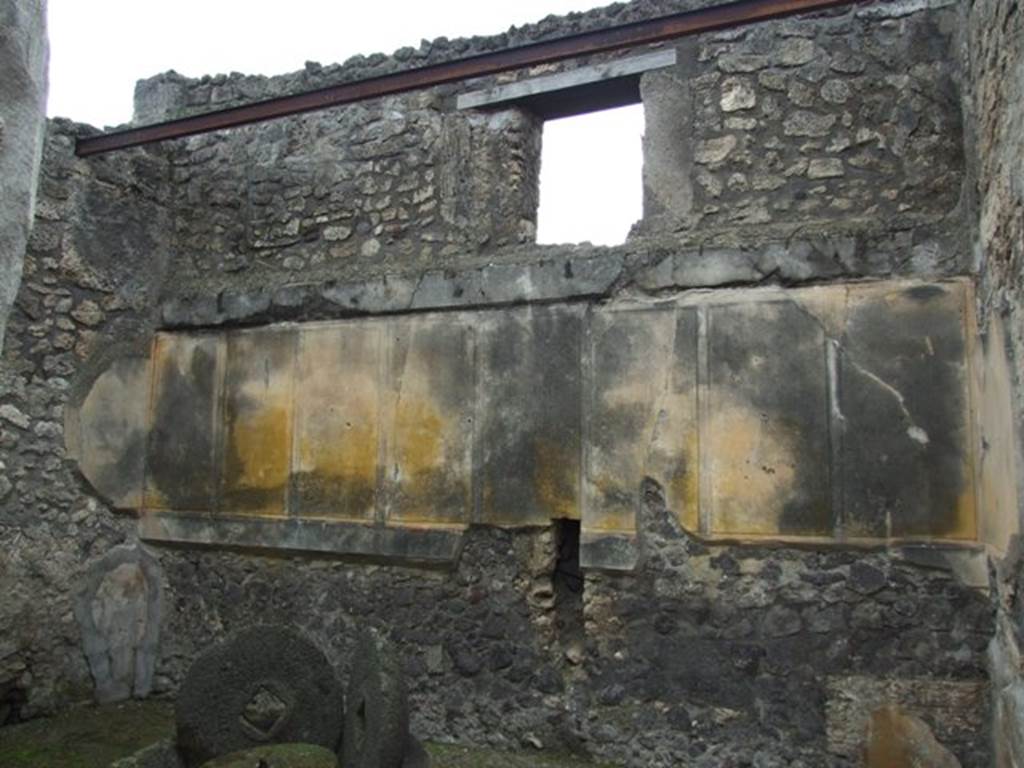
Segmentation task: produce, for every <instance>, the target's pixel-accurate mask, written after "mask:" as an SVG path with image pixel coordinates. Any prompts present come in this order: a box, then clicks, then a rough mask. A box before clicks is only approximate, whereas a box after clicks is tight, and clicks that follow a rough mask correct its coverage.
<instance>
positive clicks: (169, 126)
mask: <svg viewBox="0 0 1024 768" xmlns="http://www.w3.org/2000/svg"><path fill="white" fill-rule="evenodd" d="M870 1H871V0H737V2H732V3H726V4H723V5H715V6H710V7H708V8H701V9H698V10H694V11H687V12H684V13H677V14H673V15H670V16H663V17H661V18H656V19H648V20H646V21H638V22H633V23H631V24H623V25H621V26H616V27H608V28H605V29H597V30H594V31H592V32H584V33H581V34H578V35H571V36H568V37H561V38H557V39H554V40H547V41H544V42H539V43H531V44H529V45H524V46H519V47H516V48H506V49H504V50H499V51H494V52H491V53H484V54H480V55H478V56H471V57H468V58H465V59H458V60H455V61H448V62H442V63H439V64H431V65H429V66H425V67H420V68H417V69H409V70H403V71H400V72H394V73H392V74H388V75H381V76H379V77H372V78H367V79H365V80H357V81H354V82H350V83H339V84H338V85H332V86H329V87H327V88H321V89H318V90H314V91H307V92H305V93H297V94H293V95H290V96H281V97H278V98H273V99H267V100H265V101H259V102H256V103H253V104H246V105H244V106H241V107H233V108H231V109H224V110H219V111H216V112H208V113H205V114H201V115H195V116H193V117H186V118H182V119H179V120H171V121H168V122H165V123H157V124H155V125H147V126H142V127H139V128H129V129H125V130H119V131H111V132H110V133H104V134H99V135H97V136H88V137H83V138H80V139H79V140H78V143H77V145H76V149H75V151H76V153H77V154H78V155H79V156H80V157H87V156H89V155H95V154H100V153H102V152H111V151H114V150H117V149H126V148H128V147H135V146H139V145H141V144H150V143H153V142H157V141H164V140H167V139H176V138H181V137H183V136H191V135H194V134H198V133H209V132H211V131H218V130H222V129H225V128H234V127H236V126H240V125H247V124H249V123H258V122H263V121H266V120H273V119H275V118H279V117H287V116H289V115H297V114H301V113H303V112H312V111H315V110H320V109H327V108H329V107H335V106H339V105H342V104H351V103H353V102H357V101H364V100H366V99H373V98H379V97H381V96H389V95H392V94H397V93H404V92H407V91H414V90H419V89H421V88H430V87H432V86H437V85H442V84H444V83H451V82H457V81H460V80H468V79H470V78H474V77H483V76H486V75H493V74H497V73H499V72H507V71H509V70H514V69H522V68H524V67H531V66H535V65H538V64H548V63H551V62H556V61H562V60H565V59H571V58H576V57H579V56H586V55H590V54H596V53H603V52H606V51H614V50H619V49H622V48H632V47H636V46H642V45H650V44H652V43H659V42H663V41H665V40H671V39H674V38H678V37H684V36H686V35H694V34H698V33H701V32H710V31H714V30H719V29H727V28H730V27H738V26H742V25H745V24H753V23H755V22H759V21H768V20H770V19H777V18H782V17H785V16H793V15H795V14H799V13H810V12H814V11H823V10H828V9H830V8H836V7H839V6H844V5H852V4H854V3H862V2H870Z"/></svg>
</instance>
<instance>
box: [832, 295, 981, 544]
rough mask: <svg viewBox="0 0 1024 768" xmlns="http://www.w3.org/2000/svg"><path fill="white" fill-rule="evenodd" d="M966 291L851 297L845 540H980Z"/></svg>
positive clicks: (845, 347) (844, 380)
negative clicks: (972, 456)
mask: <svg viewBox="0 0 1024 768" xmlns="http://www.w3.org/2000/svg"><path fill="white" fill-rule="evenodd" d="M968 309H969V305H968V303H967V289H966V287H965V285H964V284H963V283H951V284H938V285H918V286H913V287H879V288H869V289H863V290H861V291H859V292H855V293H852V294H851V297H850V306H849V319H848V323H847V326H846V332H845V336H844V338H843V340H842V345H841V354H840V359H839V363H840V367H841V374H840V379H841V387H840V391H841V398H840V399H841V411H842V423H843V452H842V461H841V467H840V469H841V472H842V477H843V489H844V493H843V508H844V512H845V516H846V517H845V530H846V533H847V534H848V535H850V536H855V537H860V536H868V537H884V538H888V537H898V538H902V537H936V538H948V539H973V538H974V536H975V526H976V520H975V502H974V478H973V469H972V466H971V462H970V460H969V457H970V442H971V439H970V431H969V430H970V423H971V422H970V419H969V416H968V413H969V410H968V409H969V403H968V397H969V392H968V382H967V369H966V355H967V353H966V348H965V325H964V323H965V316H964V313H965V312H966V311H968Z"/></svg>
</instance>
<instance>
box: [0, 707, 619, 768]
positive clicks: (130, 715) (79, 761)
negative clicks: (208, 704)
mask: <svg viewBox="0 0 1024 768" xmlns="http://www.w3.org/2000/svg"><path fill="white" fill-rule="evenodd" d="M173 733H174V705H173V704H171V703H170V702H168V701H154V700H148V701H131V702H125V703H123V704H112V705H109V706H105V707H77V708H75V709H71V710H68V711H67V712H63V713H61V714H60V715H57V716H56V717H50V718H41V719H39V720H31V721H29V722H27V723H21V724H19V725H9V726H6V727H4V728H0V766H2V768H109V766H110V764H111V763H112V762H114V761H115V760H120V759H121V758H122V757H128V756H129V755H131V754H134V753H135V752H138V751H139V750H140V749H142V748H143V747H147V746H149V745H150V744H153V743H154V742H157V741H160V740H161V739H165V738H167V737H169V736H171V735H173ZM425 746H426V748H427V752H429V753H430V758H431V764H432V768H599V766H595V765H594V764H593V763H587V762H584V761H582V760H580V759H579V758H574V757H568V756H564V755H558V754H554V753H551V752H540V751H537V750H531V751H529V752H499V751H495V750H492V749H477V748H473V747H462V746H458V745H453V744H433V743H428V744H426V745H425ZM604 768H611V767H610V766H604Z"/></svg>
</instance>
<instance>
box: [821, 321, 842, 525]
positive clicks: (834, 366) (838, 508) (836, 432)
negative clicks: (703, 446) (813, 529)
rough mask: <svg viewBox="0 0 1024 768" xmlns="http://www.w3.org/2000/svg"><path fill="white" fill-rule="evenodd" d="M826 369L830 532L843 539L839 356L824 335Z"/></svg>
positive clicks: (840, 369)
mask: <svg viewBox="0 0 1024 768" xmlns="http://www.w3.org/2000/svg"><path fill="white" fill-rule="evenodd" d="M825 371H826V376H828V398H827V400H828V420H827V422H826V423H827V424H828V450H829V461H828V481H829V493H830V496H829V498H830V501H831V504H832V535H833V536H834V537H835V538H836V540H838V541H843V540H845V539H846V509H845V501H844V499H845V498H846V494H845V472H844V470H843V432H844V430H845V426H846V425H845V418H844V417H843V406H842V395H843V393H842V378H841V376H842V355H841V350H840V348H839V342H838V341H837V340H836V339H830V338H828V337H826V338H825Z"/></svg>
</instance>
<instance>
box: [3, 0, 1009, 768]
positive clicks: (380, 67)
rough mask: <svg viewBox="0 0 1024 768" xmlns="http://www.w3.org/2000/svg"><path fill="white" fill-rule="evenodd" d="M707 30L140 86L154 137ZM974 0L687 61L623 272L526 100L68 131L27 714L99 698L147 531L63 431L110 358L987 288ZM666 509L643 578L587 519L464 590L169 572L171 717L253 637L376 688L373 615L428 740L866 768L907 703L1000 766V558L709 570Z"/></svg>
mask: <svg viewBox="0 0 1024 768" xmlns="http://www.w3.org/2000/svg"><path fill="white" fill-rule="evenodd" d="M685 5H687V4H685V3H646V2H639V3H633V4H629V5H627V6H614V7H612V9H609V10H605V11H601V12H597V13H594V14H588V15H583V16H574V17H570V18H569V19H567V20H547V21H545V22H542V23H541V24H540V25H538V26H537V27H535V28H529V29H527V30H526V31H522V32H518V33H510V34H509V35H508V36H503V37H501V38H495V39H484V40H475V41H464V42H463V41H435V43H433V44H430V45H427V46H425V47H423V48H421V49H419V51H416V50H406V51H400V52H398V53H397V54H396V55H395V56H394V57H383V56H381V57H370V58H368V59H361V60H359V61H357V62H350V63H348V64H346V65H345V66H344V67H342V68H340V69H339V68H333V67H328V68H320V67H318V66H310V67H307V70H306V72H305V73H299V74H297V75H293V76H287V77H284V78H280V79H277V78H272V79H265V78H246V77H242V76H232V77H225V78H209V79H204V80H200V81H188V80H185V79H183V78H180V77H177V76H163V77H161V78H157V79H155V80H151V81H147V82H146V83H144V84H143V85H142V86H141V88H140V100H139V105H138V112H139V116H140V117H142V118H157V117H166V116H170V115H173V114H179V113H182V112H189V111H194V110H197V109H201V108H203V107H206V106H208V105H213V106H227V105H231V104H237V103H240V100H242V99H247V98H259V97H263V96H267V95H271V94H274V93H283V92H291V91H294V90H297V89H302V88H306V87H309V86H311V85H323V84H327V83H328V82H335V81H338V80H339V79H347V78H353V77H359V76H364V75H367V74H371V73H379V72H382V71H388V70H389V69H393V68H395V67H397V66H409V65H416V64H418V63H421V62H426V61H434V60H438V57H440V58H444V57H449V56H453V55H455V56H458V55H463V54H467V53H471V52H473V51H477V50H482V49H487V48H494V47H500V46H502V45H508V44H510V43H515V42H523V41H524V40H526V39H538V38H540V37H544V36H551V35H559V34H565V33H569V32H572V31H576V30H579V29H582V28H589V27H590V26H592V25H595V24H596V25H600V24H607V23H617V22H622V21H625V20H627V19H631V18H637V17H639V16H644V15H655V14H657V13H664V12H667V11H669V10H675V9H678V8H679V7H683V6H685ZM948 5H949V4H948V3H945V2H935V3H927V2H914V3H909V2H894V3H880V4H877V5H876V6H872V7H870V8H861V9H849V10H844V11H839V12H835V13H828V14H820V15H817V16H815V17H813V18H811V19H800V20H795V19H794V20H788V21H784V22H777V23H772V24H768V25H764V26H763V27H759V28H756V29H748V30H736V31H730V32H722V33H715V34H711V35H705V36H701V37H698V38H695V39H694V40H692V41H688V42H682V43H680V44H679V45H678V46H677V64H676V65H675V66H674V67H673V68H671V69H670V70H662V71H658V72H652V73H648V74H647V75H645V76H644V79H643V82H642V93H643V96H644V99H645V109H646V112H647V119H648V131H647V141H646V145H645V153H646V162H647V164H648V173H647V175H646V179H647V181H646V184H647V189H646V190H645V194H646V197H647V205H646V210H645V218H644V220H643V222H641V223H640V224H639V226H638V227H636V228H635V230H634V236H633V237H632V238H631V239H630V240H629V242H627V243H626V244H624V245H623V246H621V247H618V248H613V249H598V248H592V247H590V246H585V245H583V246H576V245H564V246H549V247H537V246H535V245H534V244H533V243H532V239H533V233H532V228H533V222H534V221H535V219H534V216H535V205H536V194H537V192H536V179H537V165H538V161H537V158H538V150H539V142H540V139H541V123H540V121H539V120H538V119H536V118H535V117H533V116H531V114H530V113H529V112H528V111H527V110H526V109H524V108H522V107H521V106H506V107H503V108H501V109H499V110H496V111H459V110H456V109H455V108H454V99H453V97H454V96H455V95H456V93H457V91H458V89H459V88H463V89H464V90H470V89H474V88H480V87H483V86H484V85H487V84H488V83H493V82H495V81H494V80H493V79H492V80H486V81H480V82H476V83H468V84H464V85H461V86H458V87H456V86H451V87H445V88H441V89H436V90H432V91H428V92H425V93H418V94H414V95H407V96H401V97H393V98H388V99H384V100H380V101H376V102H369V103H366V104H364V105H359V106H355V107H346V108H342V109H337V110H331V111H328V112H324V113H315V114H308V115H303V116H296V117H293V118H288V119H285V120H282V121H277V122H273V123H267V124H264V125H258V126H250V127H246V128H241V129H236V130H232V131H228V132H224V133H220V134H213V135H208V136H200V137H193V138H189V139H184V140H180V141H176V142H171V143H168V144H165V145H158V146H155V147H151V148H147V149H139V150H131V151H127V152H121V153H115V154H112V155H109V156H103V157H100V158H96V159H91V160H87V161H83V160H78V159H75V158H74V157H73V154H72V143H73V138H74V136H75V135H80V134H84V133H88V132H89V131H90V129H88V128H85V127H82V126H73V125H71V124H68V123H66V122H55V123H51V125H50V130H49V136H48V141H47V149H46V156H45V162H44V174H43V181H42V187H41V190H42V192H41V199H40V204H39V208H38V211H37V226H36V230H35V232H34V234H33V236H32V241H31V243H30V248H29V254H28V258H27V260H26V276H25V281H24V284H23V286H22V289H21V291H20V294H19V297H18V301H17V305H16V309H15V311H14V313H13V314H12V319H11V330H10V338H11V341H10V343H9V344H8V348H7V349H6V350H5V353H4V358H3V369H2V371H3V373H2V375H3V389H2V390H0V418H2V419H3V420H4V424H3V426H4V431H3V434H2V437H0V461H3V463H4V472H5V474H4V478H6V480H5V481H4V485H2V486H0V497H2V498H0V504H2V507H0V509H2V512H0V535H2V536H3V539H4V541H11V542H14V544H13V545H12V546H10V547H8V548H6V549H5V550H4V551H3V552H2V553H0V573H2V574H3V579H4V583H5V585H7V584H9V585H10V588H9V589H5V590H4V592H3V594H2V595H0V627H2V628H3V632H2V633H0V636H2V638H3V642H4V643H5V645H4V646H3V647H0V693H2V695H3V702H4V703H5V706H6V707H7V709H6V711H4V712H3V715H4V719H17V718H24V717H30V716H35V715H39V714H42V713H45V712H47V711H51V710H53V709H55V708H57V707H60V706H64V705H66V704H68V703H70V702H73V701H79V700H83V699H86V698H88V697H89V695H90V694H91V693H92V691H93V689H94V684H93V681H92V680H91V676H92V675H95V670H93V671H92V672H90V668H89V667H88V666H87V660H86V657H85V654H84V652H83V630H82V629H80V627H79V625H78V623H76V621H75V619H74V617H73V612H72V599H71V594H72V593H73V592H74V589H73V586H74V585H75V584H76V583H77V582H79V581H82V580H83V574H86V573H88V572H89V571H90V569H91V568H93V564H96V563H100V564H102V562H103V557H104V556H105V555H107V554H108V553H109V552H110V551H111V549H112V548H114V547H115V546H116V545H118V544H121V543H122V542H132V541H133V540H134V539H135V536H136V534H135V521H134V520H133V519H131V518H130V517H128V516H123V515H120V514H118V513H117V512H115V511H114V510H113V509H112V508H111V506H110V505H109V504H108V502H107V501H106V500H104V499H102V498H100V497H99V496H97V495H96V494H94V493H93V492H92V491H91V490H90V487H89V485H88V483H87V481H86V480H85V478H84V477H82V476H81V475H80V474H78V472H77V470H76V468H75V463H74V462H73V461H72V460H71V458H70V457H69V454H68V451H67V449H66V447H65V434H64V418H65V405H66V404H67V403H68V402H69V401H70V400H71V399H72V398H73V396H75V393H76V392H78V391H79V388H80V387H82V386H83V384H82V382H83V381H88V380H89V379H90V376H92V375H94V371H95V369H96V366H97V365H100V364H101V363H102V361H103V357H104V355H108V356H109V355H113V354H114V353H115V352H116V351H117V349H122V350H123V348H124V346H123V345H125V344H127V345H129V346H130V345H132V344H136V345H137V344H138V343H140V340H144V339H147V338H149V337H150V335H151V334H152V333H153V332H154V331H156V330H164V329H168V328H188V329H191V330H194V331H202V330H203V329H209V328H210V327H212V326H217V327H224V326H227V327H237V326H240V325H253V324H263V323H266V322H269V321H272V320H288V321H295V322H301V321H308V320H313V319H324V318H329V319H339V318H345V317H349V316H352V315H369V314H394V313H408V312H411V311H420V310H423V309H431V310H434V311H439V312H443V311H446V310H450V309H453V308H466V307H483V306H496V305H523V304H530V303H537V302H543V303H551V302H564V303H570V302H571V303H581V302H606V301H617V300H627V299H628V300H632V301H638V302H651V301H654V300H657V299H658V298H659V297H665V296H669V297H671V296H675V295H676V294H679V293H682V292H686V291H690V290H694V289H701V290H704V289H709V288H721V289H723V291H726V290H728V289H729V288H731V287H735V286H737V285H744V286H748V285H749V286H756V285H763V284H783V285H786V286H788V285H790V284H796V283H839V282H843V281H847V280H853V279H862V278H881V277H892V276H908V277H917V278H924V279H935V278H941V277H949V276H953V275H963V274H966V273H968V272H969V270H970V268H971V265H972V259H971V256H970V251H969V249H968V248H967V244H968V242H969V235H970V233H969V229H968V228H967V227H966V226H965V221H966V217H967V215H968V211H967V210H966V206H965V205H964V204H963V203H962V202H961V197H962V195H961V191H962V182H963V180H964V179H965V178H966V172H965V163H964V155H963V150H962V144H961V137H962V134H963V132H964V130H965V128H964V123H963V120H962V117H961V114H962V113H961V107H960V95H959V89H960V88H961V76H962V75H963V73H962V72H961V71H960V70H959V69H958V61H959V59H958V57H957V56H956V55H955V49H954V48H953V46H954V43H955V31H956V23H955V22H956V21H957V18H958V17H957V14H956V12H955V9H953V8H950V7H946V6H948ZM523 35H525V37H523ZM593 63H594V60H587V61H584V62H568V63H566V64H564V65H561V67H562V70H566V69H568V68H572V67H573V66H577V65H579V66H589V65H590V64H593ZM560 71H561V70H560ZM528 74H537V73H528ZM520 76H522V75H520ZM513 79H514V78H513ZM507 80H508V78H506V81H507ZM655 168H657V169H659V172H658V173H655V172H654V169H655ZM691 171H692V176H693V178H694V179H695V180H696V184H695V186H693V187H692V188H688V189H682V191H681V188H680V187H679V186H678V185H679V184H685V183H688V181H687V180H688V179H689V178H690V177H691ZM779 343H780V344H786V340H784V339H780V340H779ZM118 345H121V346H118ZM639 491H640V492H639V493H638V494H637V496H638V498H639V499H642V502H643V503H642V504H641V503H638V504H637V511H636V514H637V527H638V539H639V549H638V558H639V559H638V565H637V567H636V569H635V570H633V571H632V572H627V573H621V574H610V573H603V572H599V571H597V570H581V569H580V568H579V564H578V561H577V560H576V551H577V545H576V542H577V537H578V530H577V529H576V528H574V524H573V523H572V522H571V521H568V522H555V523H551V524H550V525H541V526H534V527H529V528H515V529H511V530H501V529H497V528H485V527H471V528H469V529H468V531H467V533H466V535H465V538H466V541H465V544H464V547H463V550H462V553H461V556H460V558H459V560H458V562H457V563H456V564H455V565H454V566H453V567H451V568H449V569H425V568H411V567H402V566H396V565H393V564H389V565H385V564H381V563H379V562H373V561H351V560H341V559H326V558H319V559H317V558H302V557H286V556H264V555H259V554H255V553H252V552H246V551H230V550H226V549H215V550H203V549H183V548H170V547H154V548H152V554H153V556H154V558H155V560H156V561H158V563H159V569H160V570H161V571H162V573H163V597H162V602H161V605H162V620H161V624H160V629H161V636H160V644H159V653H158V654H157V658H156V661H155V668H154V670H153V677H152V689H153V691H154V692H156V693H160V694H173V692H174V691H175V690H176V688H177V686H178V685H179V683H180V681H181V679H182V676H183V674H184V672H185V670H186V669H187V667H188V665H189V663H190V661H191V660H192V659H193V658H194V657H195V655H196V654H197V653H198V652H199V651H201V650H202V649H203V648H204V647H206V646H207V645H208V644H209V643H210V642H211V641H213V640H215V639H217V638H219V637H222V636H223V635H224V634H225V633H226V632H228V631H230V630H232V629H235V628H238V627H240V626H242V625H245V624H249V623H252V622H254V621H264V622H284V623H288V624H293V625H295V626H298V627H300V628H302V629H303V630H305V631H307V632H308V633H309V634H310V635H311V637H312V638H313V639H314V640H315V641H316V642H317V643H318V644H319V645H321V646H322V647H323V648H324V649H325V650H326V651H327V652H328V654H329V656H330V657H331V658H332V660H334V661H335V662H336V663H338V664H339V666H340V667H342V668H343V669H345V668H346V667H347V663H348V661H347V658H346V655H347V653H349V651H350V650H351V642H352V638H353V637H354V630H355V629H356V628H357V627H359V626H362V625H366V624H370V625H374V626H379V627H381V628H382V629H384V630H385V631H386V632H387V633H388V634H390V635H391V636H393V637H394V638H395V639H396V640H397V641H398V642H399V644H400V646H401V648H402V650H403V653H404V655H405V659H406V665H407V670H408V673H409V675H410V688H411V690H412V696H413V702H414V722H413V728H414V731H415V732H416V733H417V734H418V735H422V736H427V737H432V738H438V739H445V740H454V739H458V740H462V741H468V742H479V743H488V744H495V745H506V746H509V745H514V746H521V747H525V748H530V746H531V745H532V746H538V745H540V746H545V747H547V746H557V747H563V748H570V749H574V750H578V751H581V752H586V753H589V754H592V755H595V756H598V757H601V758H604V759H610V760H616V761H619V762H621V763H622V764H624V765H635V766H658V765H672V764H676V763H677V762H678V761H679V760H681V759H686V758H687V757H689V759H691V760H692V762H693V764H695V765H709V766H711V765H723V764H730V763H734V764H744V763H745V762H748V763H749V762H754V761H757V762H756V763H755V764H763V765H801V764H803V765H806V766H817V765H822V764H828V765H846V764H854V763H855V762H856V760H857V752H858V750H859V746H860V740H862V738H863V728H862V727H861V725H862V724H863V723H864V722H865V721H866V718H867V717H868V715H869V714H870V711H871V710H872V709H873V708H874V707H876V706H879V705H881V704H883V703H896V704H899V705H900V706H902V707H905V708H906V709H908V710H910V711H913V712H915V713H917V714H919V715H920V716H922V717H923V718H924V719H925V720H926V722H928V724H929V726H930V727H931V728H932V729H933V730H934V732H935V733H936V735H937V736H938V737H939V739H940V740H941V741H943V743H945V744H946V745H947V746H949V747H950V748H951V749H953V750H954V751H955V752H956V753H957V755H958V757H959V758H960V759H961V761H962V763H963V765H965V766H983V765H987V764H988V760H989V756H990V752H991V745H990V738H989V735H988V732H987V728H986V723H987V722H988V721H989V714H988V711H987V703H986V702H987V699H986V698H985V696H984V687H985V685H986V681H987V677H986V670H985V648H986V646H987V644H988V641H989V639H990V638H991V636H992V634H993V631H994V630H993V611H992V605H991V602H990V599H989V597H988V595H987V592H986V587H987V579H986V572H985V561H984V555H983V552H982V551H981V550H980V548H979V547H977V546H975V545H973V544H969V545H966V546H964V545H952V546H935V545H933V544H918V545H913V546H892V547H886V546H876V547H873V548H872V547H866V548H854V547H835V546H820V545H814V544H805V545H803V546H800V547H796V546H783V545H780V544H775V545H772V544H761V545H759V546H756V547H750V546H738V545H735V544H724V543H718V544H711V543H708V542H706V541H701V540H700V539H699V538H697V537H694V536H692V535H690V534H687V533H684V532H683V531H682V530H681V529H680V528H679V527H678V526H677V525H676V524H675V522H674V518H673V516H671V515H669V514H668V513H667V512H666V510H665V498H664V493H663V491H662V489H661V488H660V487H659V486H658V485H657V484H656V483H644V484H643V486H642V487H641V488H640V489H639ZM136 679H137V678H136Z"/></svg>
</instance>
